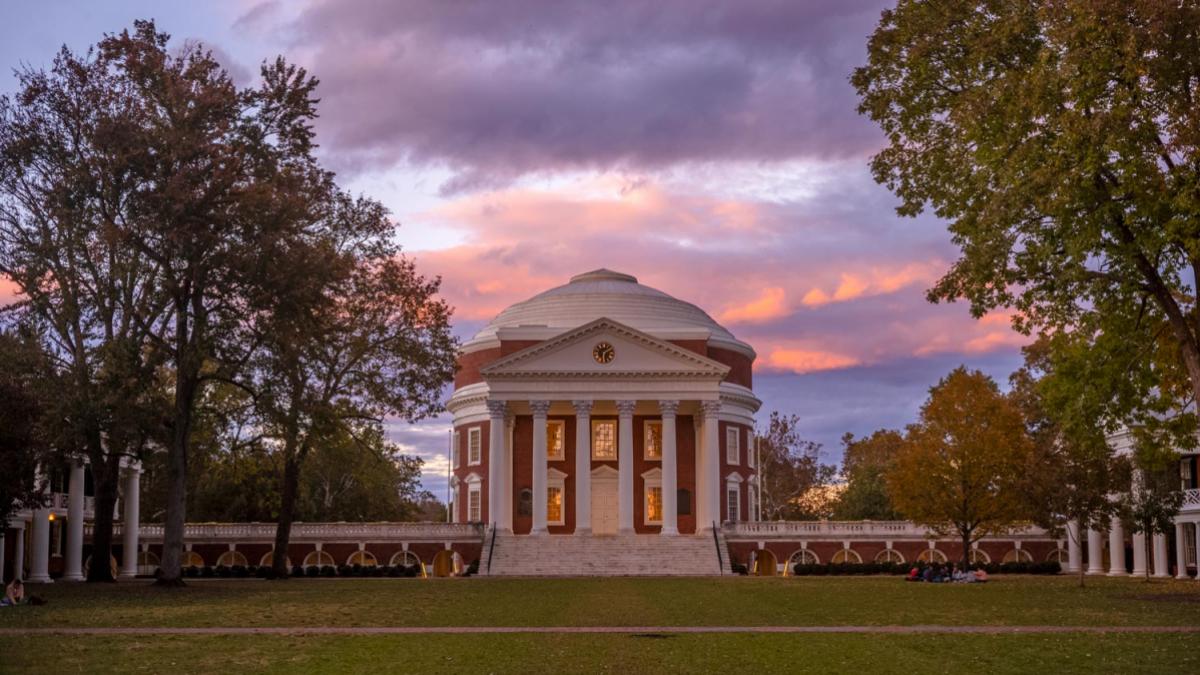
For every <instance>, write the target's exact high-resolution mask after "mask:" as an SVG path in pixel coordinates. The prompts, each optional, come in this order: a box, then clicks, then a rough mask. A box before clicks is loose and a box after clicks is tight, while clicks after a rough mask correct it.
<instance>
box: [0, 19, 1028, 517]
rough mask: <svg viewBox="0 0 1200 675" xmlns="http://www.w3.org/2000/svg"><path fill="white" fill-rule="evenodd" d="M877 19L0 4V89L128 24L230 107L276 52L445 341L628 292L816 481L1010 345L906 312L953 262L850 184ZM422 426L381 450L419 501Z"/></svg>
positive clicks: (944, 313)
mask: <svg viewBox="0 0 1200 675" xmlns="http://www.w3.org/2000/svg"><path fill="white" fill-rule="evenodd" d="M886 4H887V3H885V2H870V1H855V0H836V1H827V0H804V1H794V0H793V1H785V0H779V1H775V2H771V1H763V2H749V1H739V2H707V1H704V0H654V1H653V2H638V3H634V2H619V1H615V0H614V1H610V2H579V3H575V2H549V3H544V2H539V3H534V2H519V1H514V2H479V3H468V2H445V1H439V0H428V1H408V2H406V1H392V0H337V1H336V2H335V1H334V0H324V1H323V0H309V1H307V2H298V1H297V2H293V1H288V2H283V1H275V0H268V1H266V2H261V1H256V0H245V1H236V0H225V1H219V0H206V1H204V2H192V3H161V2H119V1H111V2H103V3H98V2H91V1H78V2H64V1H61V0H46V1H45V2H42V3H39V4H38V5H37V11H30V10H29V9H27V8H26V7H25V6H17V5H16V4H15V3H12V4H6V6H5V7H4V8H2V9H0V65H3V66H5V67H6V72H5V73H4V78H3V80H0V92H11V91H12V90H13V88H14V80H13V78H12V77H11V75H10V74H9V72H8V71H10V70H11V69H12V68H16V67H18V66H19V65H20V64H22V63H25V64H28V65H31V66H34V67H42V66H48V65H49V63H50V60H51V58H52V57H53V54H54V52H55V51H56V50H57V49H58V47H59V46H60V45H62V44H63V43H66V44H67V45H68V46H70V47H71V48H73V49H84V48H86V47H87V45H89V44H91V43H93V42H95V41H96V40H98V39H99V38H100V37H101V34H102V33H104V32H113V31H118V30H120V29H122V28H124V27H128V26H130V25H131V24H132V22H133V20H134V19H135V18H154V19H156V20H157V21H158V23H159V27H160V29H163V30H165V31H167V32H169V33H171V34H172V35H173V36H174V38H173V39H174V40H175V41H177V42H182V41H184V40H199V41H201V42H203V43H205V44H206V45H208V46H210V47H211V48H212V50H213V51H214V52H215V53H216V54H217V55H218V56H219V58H220V60H221V61H222V62H223V63H224V64H225V66H226V67H227V69H228V70H229V71H230V72H231V74H232V75H233V76H234V78H235V79H236V80H237V81H239V82H241V83H243V84H249V83H251V82H252V81H253V80H254V78H255V74H256V73H257V69H258V64H259V63H260V62H261V61H262V60H263V59H267V58H273V57H274V56H275V55H277V54H283V55H285V56H286V57H287V58H288V59H289V60H291V61H294V62H296V63H298V64H300V65H302V66H304V67H305V68H307V69H308V70H309V71H310V72H311V73H312V74H314V75H316V76H317V77H318V78H319V79H320V80H321V86H320V88H319V90H318V92H319V95H320V96H321V97H322V99H323V101H322V104H321V106H320V111H321V119H320V121H319V124H318V127H317V130H318V141H319V142H320V143H321V146H322V147H321V153H322V155H323V160H324V161H325V163H326V164H327V165H328V166H329V167H331V168H333V169H335V170H336V171H337V172H338V174H339V176H340V180H341V181H342V183H343V184H344V185H346V186H348V187H350V188H351V189H353V190H355V191H359V192H363V193H365V194H368V195H371V196H373V197H375V198H377V199H379V200H381V201H382V202H383V203H385V204H386V205H387V206H388V207H389V208H390V209H391V211H392V212H393V214H394V215H395V217H396V219H397V221H398V222H399V223H400V224H401V227H400V229H399V237H400V239H401V241H402V243H403V244H404V246H405V248H406V250H407V252H408V254H410V255H412V256H414V257H415V258H416V260H417V262H418V266H419V269H421V270H422V271H423V272H424V273H426V274H430V275H435V274H436V275H441V277H442V279H443V291H444V296H445V297H446V299H447V300H448V301H449V302H450V303H451V304H452V305H453V306H454V307H455V327H456V332H457V334H458V335H460V336H462V337H464V338H467V337H470V336H471V335H472V334H473V333H474V332H475V331H476V330H477V329H478V328H479V327H480V326H481V325H482V324H483V323H484V322H486V321H487V320H488V319H489V318H490V317H492V316H493V315H494V314H495V313H496V312H498V311H499V310H501V309H503V308H504V307H506V306H507V305H509V304H512V303H513V302H517V301H519V300H522V299H525V298H527V297H529V296H531V295H533V294H535V293H537V292H540V291H542V290H545V289H547V288H550V287H552V286H556V285H559V284H562V283H565V282H566V281H567V279H568V278H569V277H570V276H571V275H573V274H576V273H579V272H583V271H586V270H590V269H594V268H597V267H608V268H612V269H615V270H619V271H622V272H627V273H630V274H633V275H635V276H637V277H638V278H639V280H640V281H641V282H642V283H645V284H647V285H650V286H653V287H656V288H659V289H661V290H663V291H665V292H667V293H670V294H672V295H675V296H677V297H680V298H683V299H685V300H688V301H691V302H694V303H696V304H698V305H700V306H701V307H703V308H704V309H706V310H707V311H708V312H709V313H710V314H711V315H712V316H713V317H714V318H716V319H717V320H718V321H720V322H722V323H723V324H724V325H725V326H727V327H728V328H729V329H730V330H731V331H733V332H734V334H735V335H737V336H738V337H739V338H740V339H742V340H744V341H746V342H749V343H750V344H751V345H753V346H754V348H755V349H756V350H757V351H758V354H759V358H758V363H757V366H756V373H755V389H756V390H757V392H758V393H759V396H760V397H761V398H762V399H763V400H764V402H765V403H764V407H763V410H762V412H761V415H760V419H761V420H764V421H765V419H766V417H767V414H768V413H769V412H770V411H772V410H778V411H781V412H785V413H796V414H798V415H800V417H801V420H802V421H801V425H802V427H801V428H802V432H803V434H804V435H805V436H806V437H808V438H810V439H812V440H816V441H819V442H821V443H823V444H824V446H825V452H824V458H825V459H826V461H830V462H832V461H836V460H837V459H839V458H840V455H841V447H840V443H839V440H838V439H839V438H840V436H841V435H842V434H843V433H845V432H847V431H850V432H854V433H855V434H863V433H869V432H870V431H872V430H874V429H876V428H879V427H897V426H902V425H904V424H906V423H908V422H910V421H911V420H912V419H913V417H914V415H915V414H916V410H917V408H918V407H919V405H920V403H921V402H922V400H923V399H924V397H925V394H926V390H927V389H928V388H929V387H930V386H931V385H932V384H933V383H934V382H936V381H937V379H938V378H939V377H941V376H942V375H944V374H945V373H946V372H948V371H949V370H950V369H951V368H953V367H954V366H956V365H958V364H960V363H966V364H967V365H969V366H972V367H976V368H980V369H982V370H984V371H985V372H988V373H990V374H992V375H994V376H995V377H996V378H997V379H998V380H1001V381H1004V380H1006V378H1007V376H1008V373H1009V372H1010V371H1011V370H1012V369H1014V368H1015V367H1016V366H1017V365H1018V364H1019V362H1020V357H1019V347H1020V345H1021V344H1023V342H1024V339H1023V338H1022V337H1021V336H1019V335H1017V334H1016V333H1014V332H1012V331H1011V329H1010V328H1009V324H1008V318H1007V317H1005V316H1000V315H993V316H989V317H985V318H984V319H983V320H982V321H976V320H974V319H972V318H971V316H970V314H969V313H968V310H967V307H966V306H965V305H963V304H951V305H931V304H929V303H928V302H926V301H925V299H924V293H925V290H926V289H927V288H928V287H929V286H930V285H931V284H932V283H933V282H934V281H935V280H936V279H937V278H938V277H939V276H940V275H941V274H942V273H943V272H944V271H945V270H946V268H947V267H948V265H949V264H950V262H951V261H953V260H954V258H955V256H956V253H957V251H956V248H955V247H954V246H953V244H952V243H951V242H950V238H949V235H948V234H947V232H946V229H945V224H944V223H941V222H939V221H938V220H937V219H936V218H933V217H931V216H923V217H921V218H917V219H906V218H900V217H898V216H897V215H896V214H895V212H894V206H895V204H896V200H895V198H894V197H893V196H892V195H891V194H890V193H889V192H888V191H887V190H886V189H885V188H883V187H881V186H878V185H876V184H875V183H874V181H873V180H872V179H871V176H870V173H869V171H868V168H867V165H868V161H869V158H870V156H871V154H872V153H873V152H875V151H876V150H878V149H879V148H880V147H881V146H882V143H883V138H882V135H881V134H880V132H879V131H878V129H877V128H876V127H875V126H873V124H872V123H871V122H870V121H869V120H866V119H864V118H862V117H860V116H858V114H857V113H856V112H855V104H856V97H855V94H854V91H853V89H852V88H851V86H850V85H849V83H848V81H847V77H848V75H849V74H850V72H851V70H852V69H853V68H854V67H855V66H856V65H859V64H860V63H862V62H863V61H864V60H865V54H866V47H865V44H866V38H867V35H868V34H869V33H870V32H871V30H872V28H873V26H874V25H875V23H876V21H877V20H878V16H879V12H880V10H881V9H882V8H883V7H884V6H885V5H886ZM101 5H102V6H101ZM734 8H736V9H737V11H736V12H735V11H734ZM447 429H448V417H447V418H445V419H440V420H428V421H425V422H423V423H421V424H419V425H417V426H415V427H409V426H408V425H403V424H395V425H393V428H392V436H393V438H394V439H395V440H397V441H398V442H400V443H401V444H403V445H404V446H406V448H407V449H409V450H410V451H413V452H416V453H418V454H421V455H422V456H423V457H425V458H426V460H427V465H426V468H427V474H426V477H425V483H426V485H427V487H429V488H430V489H432V490H434V491H435V493H436V494H438V495H439V496H443V495H444V490H445V488H444V485H445V478H444V471H445V466H446V465H445V458H444V453H445V445H446V443H445V439H446V430H447Z"/></svg>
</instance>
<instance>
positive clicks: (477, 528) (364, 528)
mask: <svg viewBox="0 0 1200 675" xmlns="http://www.w3.org/2000/svg"><path fill="white" fill-rule="evenodd" d="M122 529H123V523H113V536H114V537H117V536H120V534H121V532H122ZM87 532H88V533H89V534H90V533H91V524H90V523H89V524H88V525H87ZM183 537H184V541H185V542H187V543H200V542H220V543H224V542H248V541H255V542H272V541H274V540H275V523H188V524H187V525H186V527H185V529H184V535H183ZM482 537H483V526H482V525H474V524H469V523H295V524H294V525H292V532H291V541H293V542H295V543H306V542H308V543H316V542H322V543H323V542H332V541H353V542H386V541H399V542H408V541H438V542H443V541H476V540H480V539H481V538H482ZM138 538H139V539H141V540H142V541H162V538H163V526H162V525H158V524H148V525H142V526H141V527H140V528H139V530H138Z"/></svg>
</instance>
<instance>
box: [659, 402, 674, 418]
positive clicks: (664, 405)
mask: <svg viewBox="0 0 1200 675" xmlns="http://www.w3.org/2000/svg"><path fill="white" fill-rule="evenodd" d="M658 411H659V412H660V413H662V416H663V417H674V416H675V413H676V412H678V411H679V401H659V402H658Z"/></svg>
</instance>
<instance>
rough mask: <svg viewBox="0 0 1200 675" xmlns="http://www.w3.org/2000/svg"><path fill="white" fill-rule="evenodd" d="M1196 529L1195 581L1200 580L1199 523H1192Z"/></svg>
mask: <svg viewBox="0 0 1200 675" xmlns="http://www.w3.org/2000/svg"><path fill="white" fill-rule="evenodd" d="M1192 525H1194V526H1195V529H1196V538H1195V539H1194V540H1193V541H1195V542H1196V581H1200V523H1192Z"/></svg>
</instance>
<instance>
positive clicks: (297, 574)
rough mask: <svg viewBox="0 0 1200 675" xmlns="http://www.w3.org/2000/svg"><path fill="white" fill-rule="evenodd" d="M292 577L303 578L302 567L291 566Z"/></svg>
mask: <svg viewBox="0 0 1200 675" xmlns="http://www.w3.org/2000/svg"><path fill="white" fill-rule="evenodd" d="M292 576H294V577H302V576H304V566H303V565H292Z"/></svg>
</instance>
